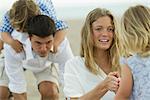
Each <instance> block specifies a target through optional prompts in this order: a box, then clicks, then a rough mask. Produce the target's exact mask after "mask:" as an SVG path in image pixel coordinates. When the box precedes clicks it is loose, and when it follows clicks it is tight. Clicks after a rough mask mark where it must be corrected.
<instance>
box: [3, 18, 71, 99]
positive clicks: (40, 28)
mask: <svg viewBox="0 0 150 100" xmlns="http://www.w3.org/2000/svg"><path fill="white" fill-rule="evenodd" d="M27 26H28V27H27V31H28V34H27V33H23V34H21V33H19V32H17V31H13V32H14V33H13V36H12V37H13V38H16V39H17V40H18V41H20V42H21V43H22V44H23V47H24V51H22V52H20V53H16V52H15V51H14V49H13V48H12V47H11V46H10V45H7V44H5V45H4V51H5V53H4V56H5V68H6V73H7V75H8V77H9V83H8V86H9V89H10V91H11V92H13V96H14V98H15V100H26V99H27V96H26V80H25V77H24V70H23V69H24V68H25V69H28V70H31V71H32V72H33V74H34V76H35V78H36V79H37V84H38V89H39V92H40V94H41V99H42V100H58V98H59V96H58V95H59V91H58V88H59V81H58V67H57V66H56V64H54V63H58V64H59V65H60V66H61V65H64V63H65V61H66V60H67V59H68V58H69V57H66V56H65V57H64V55H63V54H61V52H62V51H63V50H67V49H64V48H65V46H64V45H65V44H66V41H63V42H62V43H61V44H60V50H59V51H58V53H56V54H53V53H50V48H51V47H52V45H53V41H54V35H55V32H56V29H55V24H54V21H53V20H52V19H50V18H49V17H48V16H45V15H37V16H35V17H33V18H31V19H30V20H29V22H28V25H27ZM16 36H17V37H16ZM62 45H63V46H62ZM62 47H64V48H62ZM52 62H53V63H52Z"/></svg>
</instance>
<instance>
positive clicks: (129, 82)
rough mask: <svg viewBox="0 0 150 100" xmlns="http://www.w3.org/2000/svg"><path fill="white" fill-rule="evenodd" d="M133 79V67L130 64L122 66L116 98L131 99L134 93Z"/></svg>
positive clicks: (116, 99)
mask: <svg viewBox="0 0 150 100" xmlns="http://www.w3.org/2000/svg"><path fill="white" fill-rule="evenodd" d="M132 86H133V79H132V73H131V69H130V68H129V67H128V65H125V66H123V67H122V68H121V81H120V86H119V89H118V91H117V93H116V96H115V100H129V97H130V95H131V93H132Z"/></svg>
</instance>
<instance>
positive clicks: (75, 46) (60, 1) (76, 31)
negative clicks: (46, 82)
mask: <svg viewBox="0 0 150 100" xmlns="http://www.w3.org/2000/svg"><path fill="white" fill-rule="evenodd" d="M14 1H16V0H0V2H1V4H0V22H1V20H2V16H3V14H4V12H6V10H8V9H9V8H10V7H11V6H10V5H11V4H12V3H13V2H14ZM52 2H53V4H54V6H55V9H56V12H57V16H58V17H59V19H62V20H65V21H66V23H67V24H68V26H69V28H68V33H67V37H68V39H69V41H70V45H71V48H72V51H73V53H74V55H79V51H80V31H81V28H82V25H83V22H84V20H85V16H86V15H87V13H88V12H89V11H91V10H92V9H94V8H96V7H102V8H107V9H109V10H111V11H112V12H113V13H114V14H115V15H116V16H117V17H118V18H120V16H121V14H122V13H123V11H124V10H125V9H127V8H128V7H129V6H131V5H135V4H144V5H147V6H149V7H150V1H149V0H116V1H115V0H75V1H74V0H52ZM25 74H26V78H27V82H28V93H27V94H28V100H40V95H39V93H38V90H37V86H36V80H35V78H34V77H33V74H32V73H31V72H30V71H27V72H26V73H25ZM60 97H61V98H60V100H64V99H63V93H62V89H61V94H60Z"/></svg>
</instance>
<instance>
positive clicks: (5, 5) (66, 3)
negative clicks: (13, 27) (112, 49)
mask: <svg viewBox="0 0 150 100" xmlns="http://www.w3.org/2000/svg"><path fill="white" fill-rule="evenodd" d="M15 1H16V0H0V2H1V3H0V18H1V17H2V16H3V14H4V13H5V12H6V11H7V10H8V9H10V7H11V5H12V4H13V2H15ZM52 2H53V4H54V6H55V9H56V12H57V16H58V17H59V18H61V19H74V18H84V17H85V16H86V15H87V13H88V12H89V11H90V10H92V9H94V8H96V7H101V8H107V9H109V10H111V11H112V12H114V13H115V14H116V15H119V16H120V15H121V14H122V13H123V12H124V10H125V9H127V8H128V7H129V6H132V5H136V4H143V5H146V6H149V7H150V0H52Z"/></svg>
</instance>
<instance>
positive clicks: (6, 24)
mask: <svg viewBox="0 0 150 100" xmlns="http://www.w3.org/2000/svg"><path fill="white" fill-rule="evenodd" d="M12 31H13V27H12V26H11V24H10V21H9V17H8V13H6V14H5V15H4V18H3V21H2V25H1V27H0V32H1V39H2V41H3V42H4V43H7V44H8V45H10V46H11V47H12V48H13V49H14V50H15V51H16V52H17V53H19V52H21V51H22V50H23V47H22V44H21V43H20V42H19V41H17V40H14V39H13V38H12V37H11V33H12Z"/></svg>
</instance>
